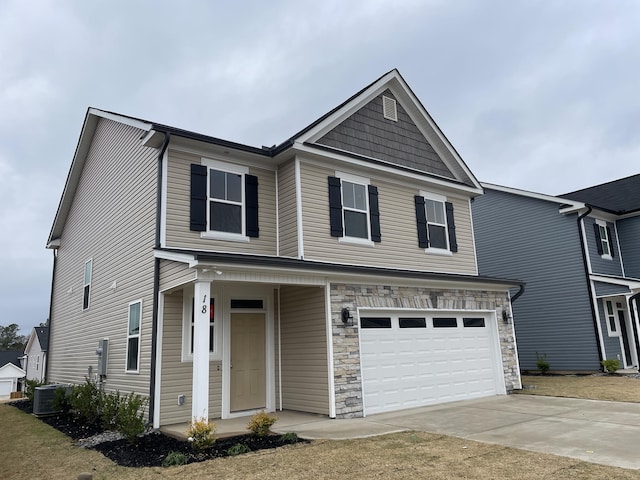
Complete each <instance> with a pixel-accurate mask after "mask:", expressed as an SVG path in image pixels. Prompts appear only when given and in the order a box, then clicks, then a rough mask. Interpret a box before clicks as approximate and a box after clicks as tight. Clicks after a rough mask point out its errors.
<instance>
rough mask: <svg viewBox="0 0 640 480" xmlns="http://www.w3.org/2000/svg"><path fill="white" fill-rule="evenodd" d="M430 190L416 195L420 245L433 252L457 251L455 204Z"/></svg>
mask: <svg viewBox="0 0 640 480" xmlns="http://www.w3.org/2000/svg"><path fill="white" fill-rule="evenodd" d="M446 200H447V199H446V197H444V196H442V195H436V194H432V193H428V192H421V195H416V196H415V207H416V223H417V228H418V246H419V247H420V248H426V249H428V250H429V251H433V252H457V251H458V243H457V239H456V226H455V222H454V218H453V204H452V203H451V202H447V201H446Z"/></svg>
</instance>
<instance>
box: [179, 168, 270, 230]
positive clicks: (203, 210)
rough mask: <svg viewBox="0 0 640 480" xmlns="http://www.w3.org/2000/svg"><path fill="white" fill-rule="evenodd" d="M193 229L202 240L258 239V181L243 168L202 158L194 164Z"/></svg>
mask: <svg viewBox="0 0 640 480" xmlns="http://www.w3.org/2000/svg"><path fill="white" fill-rule="evenodd" d="M190 210H191V212H190V213H191V215H190V217H191V222H190V228H191V230H194V231H198V232H201V234H200V235H201V237H203V238H213V239H219V240H235V241H247V242H248V241H249V238H250V237H258V234H259V229H258V178H257V177H256V176H254V175H249V169H248V168H247V167H244V166H241V165H234V164H230V163H224V162H219V161H217V160H211V159H207V158H203V159H202V162H201V164H200V165H197V164H191V209H190Z"/></svg>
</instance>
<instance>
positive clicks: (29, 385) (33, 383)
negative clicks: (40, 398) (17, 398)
mask: <svg viewBox="0 0 640 480" xmlns="http://www.w3.org/2000/svg"><path fill="white" fill-rule="evenodd" d="M42 385H44V382H39V381H38V380H27V381H26V382H25V386H24V396H25V397H27V399H28V400H30V401H32V402H33V395H34V394H35V391H36V387H40V386H42Z"/></svg>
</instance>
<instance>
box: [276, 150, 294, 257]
mask: <svg viewBox="0 0 640 480" xmlns="http://www.w3.org/2000/svg"><path fill="white" fill-rule="evenodd" d="M278 202H279V205H278V214H279V220H280V256H281V257H297V256H298V217H297V214H296V212H297V210H296V172H295V162H293V161H290V162H288V163H285V164H284V165H281V166H280V168H279V169H278Z"/></svg>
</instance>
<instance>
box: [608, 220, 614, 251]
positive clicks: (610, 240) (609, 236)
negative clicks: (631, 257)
mask: <svg viewBox="0 0 640 480" xmlns="http://www.w3.org/2000/svg"><path fill="white" fill-rule="evenodd" d="M607 239H608V240H609V254H610V255H611V258H613V257H615V255H614V254H613V237H612V236H611V229H610V228H609V227H608V226H607Z"/></svg>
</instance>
